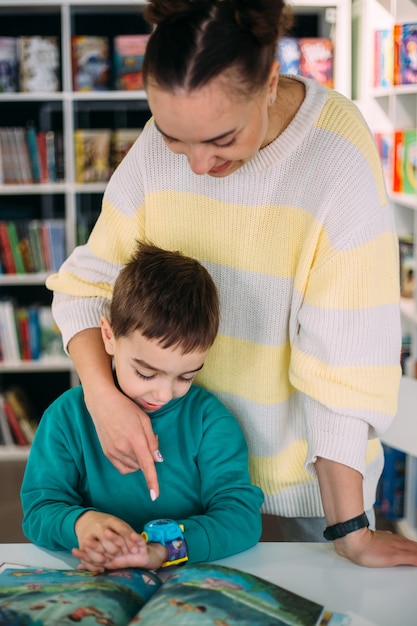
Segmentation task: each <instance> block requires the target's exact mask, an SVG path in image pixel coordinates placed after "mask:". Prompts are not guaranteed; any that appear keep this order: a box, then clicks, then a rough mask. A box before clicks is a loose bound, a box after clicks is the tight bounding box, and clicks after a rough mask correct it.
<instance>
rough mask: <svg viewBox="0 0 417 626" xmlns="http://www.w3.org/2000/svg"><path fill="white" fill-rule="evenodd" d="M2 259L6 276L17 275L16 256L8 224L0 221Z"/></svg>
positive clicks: (0, 253)
mask: <svg viewBox="0 0 417 626" xmlns="http://www.w3.org/2000/svg"><path fill="white" fill-rule="evenodd" d="M0 259H1V265H2V268H3V272H4V273H5V274H16V265H15V262H14V255H13V250H12V246H11V243H10V239H9V233H8V229H7V222H6V221H4V220H1V221H0Z"/></svg>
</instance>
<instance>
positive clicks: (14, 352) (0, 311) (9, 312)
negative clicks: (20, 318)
mask: <svg viewBox="0 0 417 626" xmlns="http://www.w3.org/2000/svg"><path fill="white" fill-rule="evenodd" d="M0 342H1V346H2V355H3V358H4V360H5V361H19V360H20V347H19V338H18V329H17V324H16V316H15V303H14V301H13V300H12V299H11V298H3V299H2V300H0Z"/></svg>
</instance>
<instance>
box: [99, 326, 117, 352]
mask: <svg viewBox="0 0 417 626" xmlns="http://www.w3.org/2000/svg"><path fill="white" fill-rule="evenodd" d="M100 328H101V336H102V338H103V343H104V348H105V350H106V352H107V354H110V356H113V355H114V335H113V330H112V326H111V324H110V321H109V320H108V319H107V317H104V316H103V317H102V318H101V320H100Z"/></svg>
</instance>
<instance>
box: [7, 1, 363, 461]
mask: <svg viewBox="0 0 417 626" xmlns="http://www.w3.org/2000/svg"><path fill="white" fill-rule="evenodd" d="M145 2H146V0H137V1H136V2H135V3H133V2H131V0H125V1H123V0H122V2H120V3H116V2H114V0H32V1H31V2H29V0H13V2H12V1H11V0H2V2H1V3H0V37H5V36H7V37H21V36H33V35H42V36H49V37H56V38H57V41H58V53H59V69H58V75H59V82H60V90H59V91H49V92H44V91H35V92H19V91H15V92H5V93H0V119H1V120H2V122H1V126H12V127H16V126H23V127H26V124H27V123H28V121H33V123H34V124H35V126H36V127H37V129H38V130H40V131H45V132H46V131H51V130H52V131H54V132H61V133H62V142H63V146H64V150H63V166H64V172H65V176H64V177H63V179H62V180H58V181H57V182H38V183H29V184H13V183H3V184H1V183H0V221H1V220H5V219H9V220H14V219H27V218H30V219H37V220H42V219H50V218H53V219H61V220H64V223H65V246H66V254H68V253H69V252H70V251H71V250H72V249H73V248H74V247H75V246H76V245H77V244H79V243H84V241H85V239H86V237H87V235H88V232H89V230H90V229H91V227H92V225H93V223H94V222H95V219H96V217H97V215H98V213H99V210H100V204H101V198H102V194H103V192H104V189H105V186H106V183H105V182H89V183H80V182H77V177H76V167H75V146H74V131H75V130H77V129H90V128H96V129H98V128H111V129H117V128H136V127H137V128H140V127H142V126H143V125H144V124H145V123H146V121H147V119H148V117H149V109H148V106H147V101H146V94H145V92H144V91H143V90H141V89H136V90H132V91H130V90H129V91H120V90H114V89H113V88H112V84H113V82H112V80H111V82H110V88H109V89H108V90H103V91H74V90H73V69H72V51H71V50H72V47H71V37H72V36H73V35H89V36H97V37H98V36H107V37H108V39H109V45H110V60H111V59H112V51H113V48H112V46H113V43H112V42H113V38H114V36H115V35H119V34H126V35H128V34H139V33H146V31H147V27H146V24H145V22H144V20H143V16H142V13H143V8H144V6H145ZM290 4H291V6H292V7H293V8H294V12H295V14H296V16H297V17H298V18H299V27H300V28H301V27H302V28H304V29H305V28H307V31H303V36H319V37H329V38H331V39H332V40H333V42H334V48H335V56H334V81H335V88H336V89H337V90H338V91H340V92H341V93H343V94H345V95H347V96H350V93H351V48H350V19H351V12H350V11H351V5H350V0H292V1H291V2H290ZM110 63H111V61H110ZM47 274H48V272H36V273H27V274H6V273H3V274H0V295H1V296H5V295H11V296H12V297H13V298H15V300H16V301H17V302H18V303H19V304H20V303H22V304H29V303H31V302H37V301H41V302H42V303H43V304H45V305H49V306H50V302H51V294H50V293H49V292H48V291H47V290H46V288H45V287H44V282H45V278H46V276H47ZM77 381H78V378H77V375H76V372H75V371H74V368H73V366H72V363H71V361H70V359H69V358H67V357H65V356H62V357H60V358H59V357H53V358H50V357H49V358H40V359H39V360H33V361H31V360H29V361H19V360H17V361H10V360H2V361H0V392H1V391H2V389H6V388H7V386H8V385H10V384H21V385H22V387H24V388H26V387H27V388H28V390H29V392H30V394H34V395H35V400H36V401H37V403H38V408H39V412H40V413H42V412H43V410H44V409H45V408H46V407H47V405H48V404H49V403H50V402H51V401H52V400H53V399H54V398H55V397H57V396H58V395H60V394H61V393H62V392H63V391H64V390H65V389H66V388H69V387H70V386H72V385H75V384H77ZM27 452H28V450H27V448H24V449H22V448H19V447H18V446H4V445H2V446H0V461H2V460H8V459H19V458H26V456H27Z"/></svg>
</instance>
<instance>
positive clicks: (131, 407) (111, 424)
mask: <svg viewBox="0 0 417 626" xmlns="http://www.w3.org/2000/svg"><path fill="white" fill-rule="evenodd" d="M86 401H87V398H86ZM89 404H90V405H91V406H89V407H88V408H89V411H90V413H91V416H92V418H93V421H94V425H95V427H96V431H97V435H98V438H99V440H100V444H101V446H102V448H103V452H104V454H105V455H106V456H107V458H108V459H109V460H110V461H111V462H112V463H113V465H114V466H115V467H116V469H118V470H119V472H120V473H121V474H127V473H129V472H135V471H137V470H138V469H141V470H142V472H143V474H144V477H145V480H146V482H147V485H148V487H149V491H150V494H151V498H152V499H153V500H154V499H155V498H157V497H158V495H159V486H158V478H157V473H156V469H155V465H154V462H155V461H162V456H161V454H160V453H159V451H158V438H157V437H156V435H155V434H154V433H153V430H152V426H151V421H150V419H149V417H148V415H147V414H146V413H145V412H144V411H142V410H141V409H140V408H139V407H138V406H137V405H136V404H135V403H134V402H133V401H132V400H130V399H129V398H127V397H126V396H125V395H124V394H122V393H121V392H120V391H119V390H118V389H117V388H116V387H115V386H114V385H113V386H112V387H110V386H107V387H105V388H104V389H102V390H101V393H100V394H98V396H96V395H93V396H92V394H91V393H90V396H89Z"/></svg>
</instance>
